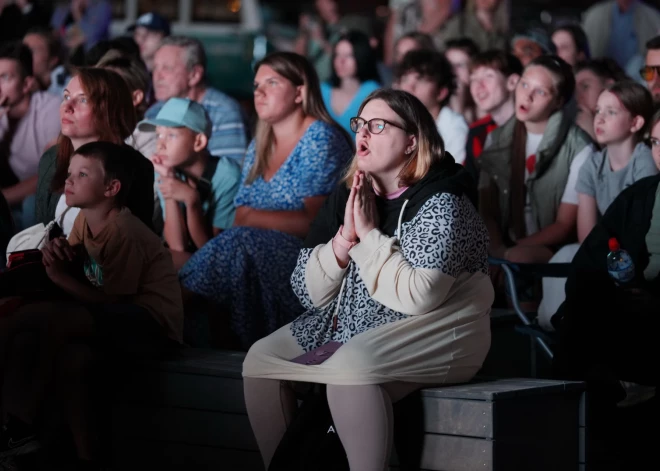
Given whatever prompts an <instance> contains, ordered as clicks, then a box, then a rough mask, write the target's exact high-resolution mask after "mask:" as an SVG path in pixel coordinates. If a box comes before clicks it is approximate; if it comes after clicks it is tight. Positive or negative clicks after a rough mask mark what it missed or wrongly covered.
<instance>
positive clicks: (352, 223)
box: [341, 170, 378, 242]
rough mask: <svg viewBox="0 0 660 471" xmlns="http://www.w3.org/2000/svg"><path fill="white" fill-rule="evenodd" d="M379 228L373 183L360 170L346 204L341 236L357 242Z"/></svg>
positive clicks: (354, 179)
mask: <svg viewBox="0 0 660 471" xmlns="http://www.w3.org/2000/svg"><path fill="white" fill-rule="evenodd" d="M377 227H378V210H377V208H376V194H375V193H374V190H373V187H372V184H371V181H369V180H368V179H367V176H366V175H365V174H364V172H362V171H360V170H358V171H357V172H355V176H354V177H353V186H352V187H351V193H350V194H349V195H348V201H347V202H346V210H345V212H344V227H343V229H342V232H341V235H342V237H343V238H344V239H346V240H348V241H349V242H357V241H358V239H359V240H363V239H364V238H365V237H366V236H367V234H369V232H371V231H372V230H373V229H376V228H377Z"/></svg>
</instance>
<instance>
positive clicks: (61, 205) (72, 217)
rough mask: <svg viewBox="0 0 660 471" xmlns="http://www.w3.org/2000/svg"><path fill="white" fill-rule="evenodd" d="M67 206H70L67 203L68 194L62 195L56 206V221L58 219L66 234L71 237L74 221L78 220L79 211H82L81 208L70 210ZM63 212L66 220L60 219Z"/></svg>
mask: <svg viewBox="0 0 660 471" xmlns="http://www.w3.org/2000/svg"><path fill="white" fill-rule="evenodd" d="M67 208H69V207H68V206H67V205H66V196H65V195H62V196H60V199H59V201H58V202H57V208H55V221H57V223H58V224H59V225H60V227H61V228H62V232H63V233H64V235H65V236H66V237H69V234H71V229H73V223H74V222H76V217H78V213H79V212H80V208H69V210H68V211H67ZM64 211H66V214H64ZM62 214H64V220H63V221H60V218H61V217H62Z"/></svg>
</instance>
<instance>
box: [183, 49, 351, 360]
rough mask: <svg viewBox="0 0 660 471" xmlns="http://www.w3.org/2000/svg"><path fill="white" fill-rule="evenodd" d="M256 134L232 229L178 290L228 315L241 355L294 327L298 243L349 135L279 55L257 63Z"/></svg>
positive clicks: (310, 77)
mask: <svg viewBox="0 0 660 471" xmlns="http://www.w3.org/2000/svg"><path fill="white" fill-rule="evenodd" d="M254 85H255V90H254V105H255V108H256V111H257V115H258V116H259V121H258V124H257V131H256V136H255V138H254V140H253V141H252V143H251V144H250V147H249V149H248V153H247V156H246V159H245V164H244V165H243V174H242V183H241V186H240V188H239V190H238V194H237V195H236V199H235V201H234V204H235V206H236V216H235V218H234V227H232V228H230V229H227V230H225V231H223V232H221V233H220V234H219V235H217V236H216V237H215V238H213V239H212V240H210V241H209V242H208V243H207V244H206V245H205V246H204V247H202V248H201V249H200V250H198V251H197V252H195V254H193V256H192V258H191V259H190V260H189V261H188V263H187V264H186V265H185V266H184V267H183V269H182V270H181V272H180V279H181V284H182V285H183V287H184V288H185V289H186V290H188V291H190V292H192V293H194V294H197V295H199V296H201V297H202V298H204V299H206V300H207V301H211V302H213V303H214V304H215V306H216V307H215V309H214V310H213V312H214V313H215V316H216V321H217V320H218V319H219V318H220V314H219V312H220V311H224V312H226V313H227V314H229V317H230V318H229V320H228V321H229V322H228V323H229V328H230V330H231V332H232V333H233V335H235V336H236V337H237V338H238V341H239V342H240V346H241V347H242V348H245V349H247V348H248V347H249V346H250V345H251V344H252V343H254V342H255V341H256V340H258V339H260V338H262V337H263V336H265V335H267V334H269V333H271V332H273V331H274V330H276V329H277V328H279V327H281V326H282V325H284V324H286V323H287V322H290V321H291V320H292V319H293V318H294V317H295V316H296V315H297V314H299V313H300V305H299V303H298V300H297V299H296V297H295V296H294V294H293V292H292V290H291V286H290V285H289V284H288V279H289V276H290V275H291V272H292V271H293V269H294V267H295V264H296V257H297V256H298V252H299V251H300V247H301V245H302V240H303V239H304V238H305V236H306V235H307V233H308V231H309V228H310V225H311V223H312V221H313V220H314V218H315V217H316V214H317V213H318V211H319V209H320V208H321V206H322V205H323V202H324V201H325V200H326V197H327V195H328V194H330V193H331V191H332V189H333V188H334V187H335V185H336V183H337V181H338V180H339V179H340V175H341V172H342V171H343V169H344V166H345V165H346V162H348V160H349V159H350V157H351V154H352V152H353V151H352V148H351V142H350V139H349V137H348V136H347V135H346V133H345V132H343V130H342V128H340V127H339V126H338V125H337V123H335V122H334V121H333V120H332V118H331V117H330V115H329V114H328V111H327V110H326V109H325V107H324V106H323V100H322V99H321V90H320V87H319V82H318V78H317V76H316V72H315V71H314V68H313V67H312V65H311V64H310V63H309V61H307V59H305V58H304V57H302V56H299V55H297V54H293V53H288V52H276V53H273V54H270V55H268V56H266V57H265V58H264V59H263V60H262V61H260V62H259V63H258V64H257V67H256V75H255V79H254Z"/></svg>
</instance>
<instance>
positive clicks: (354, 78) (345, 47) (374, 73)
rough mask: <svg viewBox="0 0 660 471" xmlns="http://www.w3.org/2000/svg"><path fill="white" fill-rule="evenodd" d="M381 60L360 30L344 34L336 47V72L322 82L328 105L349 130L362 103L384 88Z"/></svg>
mask: <svg viewBox="0 0 660 471" xmlns="http://www.w3.org/2000/svg"><path fill="white" fill-rule="evenodd" d="M379 82H380V76H379V75H378V62H377V61H376V58H375V54H374V51H373V50H372V48H371V44H370V43H369V37H368V36H367V35H366V34H363V33H361V32H358V31H349V32H348V33H346V34H343V35H342V36H341V37H340V38H339V40H338V41H337V43H336V44H335V46H334V51H333V54H332V74H331V76H330V80H329V81H328V82H322V83H321V96H322V97H323V103H324V104H325V108H326V109H327V110H328V112H329V113H330V117H331V118H332V119H334V120H335V121H336V122H337V123H339V125H340V126H341V127H343V128H344V129H345V130H346V132H349V131H350V120H351V118H352V117H353V116H355V113H356V111H357V110H358V108H359V107H360V103H362V100H364V99H365V98H366V97H367V95H369V94H370V93H371V92H372V91H374V90H376V89H377V88H380V83H379Z"/></svg>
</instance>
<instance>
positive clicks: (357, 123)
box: [351, 117, 406, 134]
mask: <svg viewBox="0 0 660 471" xmlns="http://www.w3.org/2000/svg"><path fill="white" fill-rule="evenodd" d="M365 124H366V125H367V129H368V130H369V132H370V133H371V134H380V133H381V132H383V131H384V130H385V125H386V124H389V125H390V126H394V127H395V128H399V129H403V130H404V131H406V128H404V127H403V126H401V125H399V124H396V123H393V122H392V121H388V120H386V119H381V118H374V119H370V120H369V121H367V120H365V119H363V118H359V117H357V118H351V131H353V132H354V133H356V134H357V133H358V132H360V130H361V129H362V128H363V127H364V125H365Z"/></svg>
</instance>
